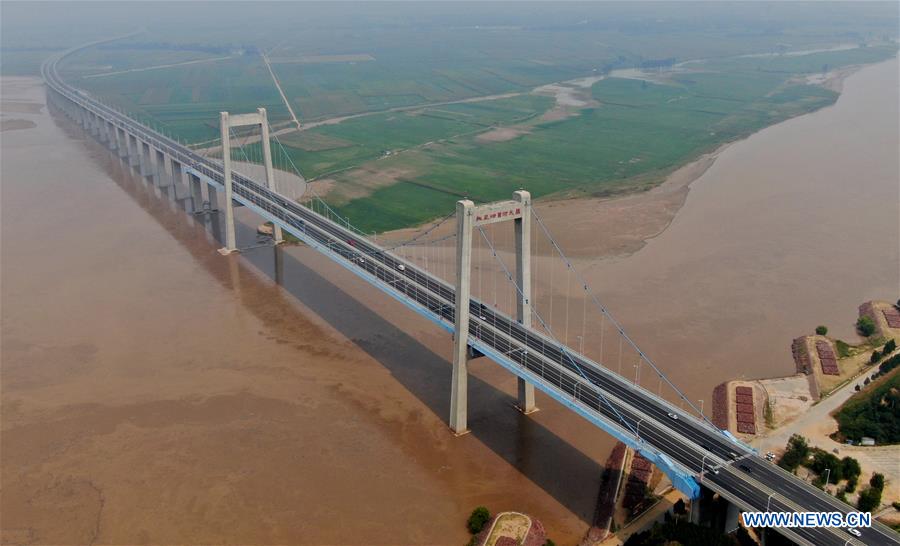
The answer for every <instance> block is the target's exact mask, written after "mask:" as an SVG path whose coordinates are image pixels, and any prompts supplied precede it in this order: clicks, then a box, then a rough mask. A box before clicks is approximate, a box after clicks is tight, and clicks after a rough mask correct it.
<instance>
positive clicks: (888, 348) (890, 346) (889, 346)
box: [881, 339, 897, 356]
mask: <svg viewBox="0 0 900 546" xmlns="http://www.w3.org/2000/svg"><path fill="white" fill-rule="evenodd" d="M896 348H897V342H896V341H894V340H893V339H890V340H888V342H887V343H885V344H884V347H883V348H882V349H881V354H883V355H884V356H887V355H889V354H891V353H893V352H894V349H896Z"/></svg>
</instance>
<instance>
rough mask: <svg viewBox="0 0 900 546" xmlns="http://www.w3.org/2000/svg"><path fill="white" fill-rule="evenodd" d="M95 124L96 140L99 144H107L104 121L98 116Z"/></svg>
mask: <svg viewBox="0 0 900 546" xmlns="http://www.w3.org/2000/svg"><path fill="white" fill-rule="evenodd" d="M95 122H96V124H97V140H98V141H100V143H101V144H104V143H106V142H107V136H106V121H105V120H103V119H102V118H101V117H100V116H96V117H95Z"/></svg>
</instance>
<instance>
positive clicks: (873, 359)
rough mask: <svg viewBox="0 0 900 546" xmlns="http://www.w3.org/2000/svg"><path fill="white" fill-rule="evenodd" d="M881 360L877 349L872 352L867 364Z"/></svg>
mask: <svg viewBox="0 0 900 546" xmlns="http://www.w3.org/2000/svg"><path fill="white" fill-rule="evenodd" d="M879 360H881V353H879V352H878V349H875V350H874V351H872V356H870V357H869V364H875V363H876V362H878V361H879Z"/></svg>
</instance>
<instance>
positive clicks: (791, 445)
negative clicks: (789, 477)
mask: <svg viewBox="0 0 900 546" xmlns="http://www.w3.org/2000/svg"><path fill="white" fill-rule="evenodd" d="M808 456H809V444H807V443H806V438H804V437H803V436H800V435H799V434H794V435H792V436H791V439H790V440H788V443H787V449H786V450H785V452H784V454H783V455H782V456H781V459H779V460H778V466H780V467H781V468H784V469H785V470H788V471H793V470H796V468H797V467H798V466H800V464H801V463H802V462H803V461H805V460H806V458H807V457H808Z"/></svg>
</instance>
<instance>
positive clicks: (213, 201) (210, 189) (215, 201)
mask: <svg viewBox="0 0 900 546" xmlns="http://www.w3.org/2000/svg"><path fill="white" fill-rule="evenodd" d="M206 193H207V195H209V210H210V211H211V212H218V211H219V190H218V189H217V188H216V187H215V186H213V185H212V184H208V185H207V186H206Z"/></svg>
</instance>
